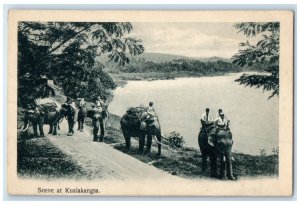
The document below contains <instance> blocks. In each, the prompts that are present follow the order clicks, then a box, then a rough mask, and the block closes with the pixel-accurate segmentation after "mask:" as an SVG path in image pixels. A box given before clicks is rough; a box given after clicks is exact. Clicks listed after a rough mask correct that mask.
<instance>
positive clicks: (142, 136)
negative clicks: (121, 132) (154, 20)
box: [139, 134, 146, 153]
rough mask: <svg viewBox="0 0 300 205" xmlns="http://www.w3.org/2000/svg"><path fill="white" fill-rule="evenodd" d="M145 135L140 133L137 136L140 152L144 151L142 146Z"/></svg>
mask: <svg viewBox="0 0 300 205" xmlns="http://www.w3.org/2000/svg"><path fill="white" fill-rule="evenodd" d="M145 137H146V136H145V135H144V134H142V135H141V136H140V138H139V151H140V153H143V152H144V146H145Z"/></svg>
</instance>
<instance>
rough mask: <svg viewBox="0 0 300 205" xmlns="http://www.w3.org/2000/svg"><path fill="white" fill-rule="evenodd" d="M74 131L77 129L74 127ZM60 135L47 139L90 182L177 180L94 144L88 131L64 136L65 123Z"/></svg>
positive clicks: (108, 148)
mask: <svg viewBox="0 0 300 205" xmlns="http://www.w3.org/2000/svg"><path fill="white" fill-rule="evenodd" d="M75 128H76V127H75ZM60 129H61V130H60V134H59V135H57V136H52V135H47V137H48V138H49V140H50V141H51V143H53V144H54V145H55V146H56V147H58V148H59V149H60V150H61V151H62V152H64V153H65V154H67V155H69V156H70V157H71V158H73V159H74V161H76V162H77V163H78V165H79V166H81V167H82V168H83V169H84V170H85V171H86V173H88V174H87V176H83V177H87V178H89V179H96V178H103V179H118V180H124V179H135V180H136V179H142V178H143V179H145V178H147V179H151V178H155V179H157V178H160V177H162V178H164V179H166V178H174V179H175V178H178V177H176V176H172V175H170V174H168V173H167V172H164V171H161V170H159V169H157V168H155V167H153V166H151V165H148V164H145V163H142V162H141V161H139V160H137V159H135V158H133V157H131V156H129V155H126V154H124V153H122V152H120V151H118V150H116V149H114V148H113V147H111V146H110V145H108V144H105V143H103V142H93V141H92V138H93V137H92V135H91V128H90V127H85V130H84V132H79V131H75V134H74V135H73V136H67V130H68V129H67V122H66V121H65V120H64V121H63V122H62V123H61V124H60Z"/></svg>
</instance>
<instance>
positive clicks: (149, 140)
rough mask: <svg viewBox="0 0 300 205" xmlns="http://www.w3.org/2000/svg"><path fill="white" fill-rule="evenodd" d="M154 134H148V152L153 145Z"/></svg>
mask: <svg viewBox="0 0 300 205" xmlns="http://www.w3.org/2000/svg"><path fill="white" fill-rule="evenodd" d="M152 137H153V136H152V135H147V149H146V153H150V150H151V145H152Z"/></svg>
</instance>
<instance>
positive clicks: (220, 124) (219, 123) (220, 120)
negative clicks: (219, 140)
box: [200, 108, 230, 146]
mask: <svg viewBox="0 0 300 205" xmlns="http://www.w3.org/2000/svg"><path fill="white" fill-rule="evenodd" d="M200 121H201V125H202V127H201V131H203V132H205V134H207V135H208V144H209V145H211V146H214V144H213V139H212V137H213V136H215V135H217V134H218V132H219V131H220V130H221V129H224V130H229V123H230V121H229V120H228V119H227V118H225V116H224V112H223V110H222V109H219V110H218V114H217V116H216V118H215V119H213V118H212V117H211V114H210V110H209V108H206V109H205V113H203V114H202V116H201V120H200ZM212 125H214V126H215V129H212V130H211V132H209V133H208V132H207V128H209V127H210V126H212Z"/></svg>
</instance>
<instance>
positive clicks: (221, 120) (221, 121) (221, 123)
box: [215, 116, 228, 127]
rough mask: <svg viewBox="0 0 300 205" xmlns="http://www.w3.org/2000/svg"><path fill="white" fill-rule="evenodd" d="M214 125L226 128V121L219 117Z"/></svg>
mask: <svg viewBox="0 0 300 205" xmlns="http://www.w3.org/2000/svg"><path fill="white" fill-rule="evenodd" d="M215 122H216V125H217V126H220V127H224V126H225V127H226V126H227V124H228V120H227V119H226V118H225V117H224V118H223V119H222V118H221V117H220V116H219V117H218V118H217V119H216V120H215Z"/></svg>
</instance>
